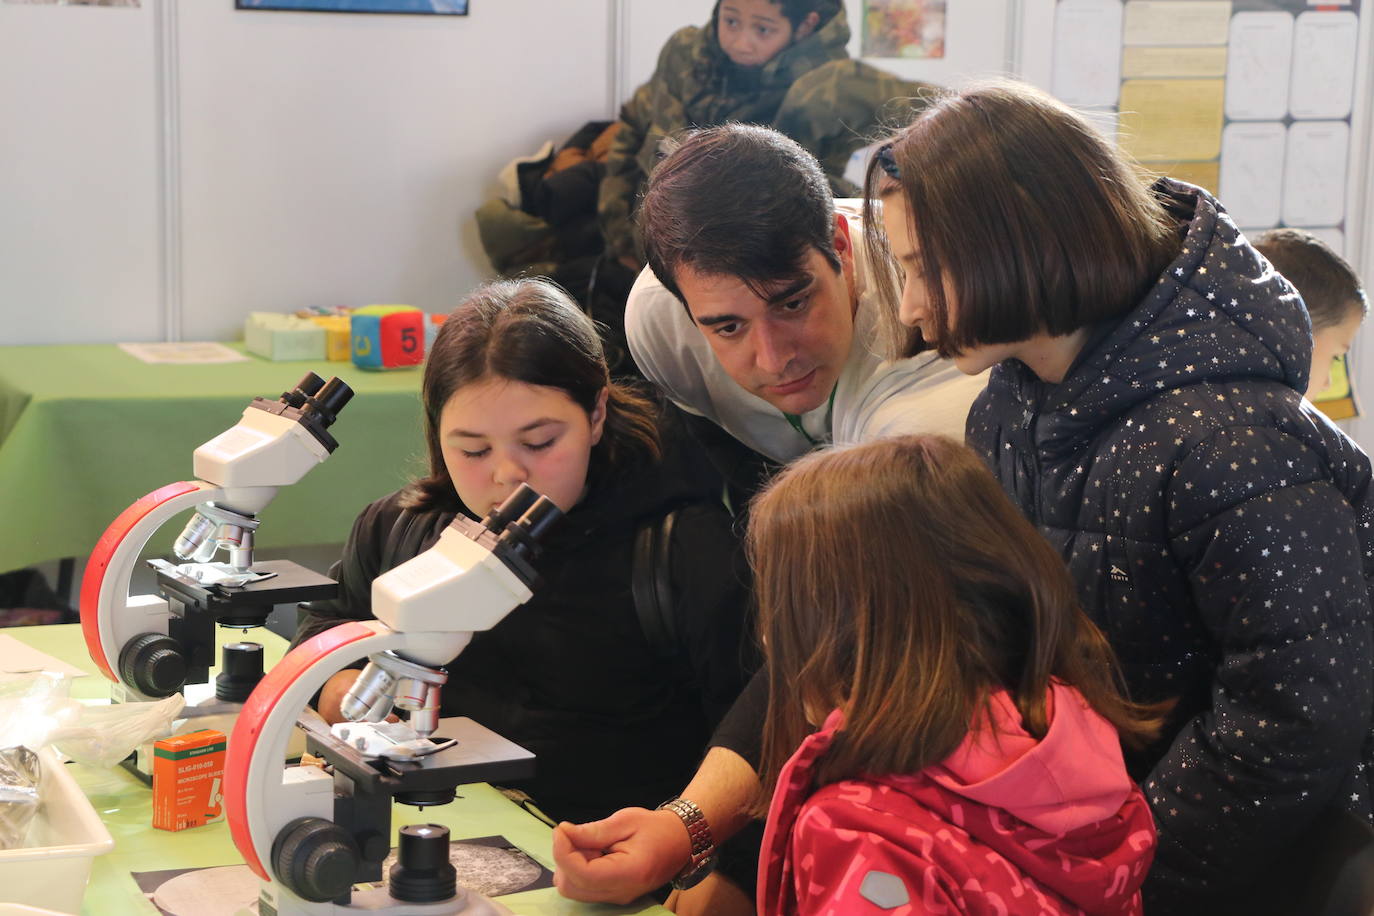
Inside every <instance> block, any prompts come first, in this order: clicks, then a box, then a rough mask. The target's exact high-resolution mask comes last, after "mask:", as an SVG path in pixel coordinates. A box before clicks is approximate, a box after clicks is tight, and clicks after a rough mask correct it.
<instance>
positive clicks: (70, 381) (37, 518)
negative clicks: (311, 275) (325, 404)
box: [0, 344, 425, 572]
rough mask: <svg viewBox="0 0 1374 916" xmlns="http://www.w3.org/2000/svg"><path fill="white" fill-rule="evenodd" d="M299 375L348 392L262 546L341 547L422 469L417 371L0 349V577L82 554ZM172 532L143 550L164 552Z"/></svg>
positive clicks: (97, 350)
mask: <svg viewBox="0 0 1374 916" xmlns="http://www.w3.org/2000/svg"><path fill="white" fill-rule="evenodd" d="M308 370H313V371H314V372H316V373H318V374H319V375H321V376H322V377H324V378H329V376H331V375H338V376H339V377H340V378H342V379H343V380H344V381H345V382H347V383H348V384H349V386H350V387H352V388H353V390H354V392H355V394H354V397H353V400H352V401H351V402H350V403H349V405H348V406H347V407H346V408H344V410H343V411H342V412H341V413H340V415H339V419H338V422H336V423H335V424H334V426H333V427H332V428H331V430H330V431H331V432H332V433H333V435H334V437H335V438H336V439H338V441H339V448H338V450H337V451H336V452H335V453H334V454H333V455H331V456H330V457H329V459H328V460H326V461H325V462H324V463H323V464H321V465H320V466H318V467H316V468H314V469H312V470H311V471H310V472H309V473H307V474H306V476H305V477H304V479H302V480H301V482H300V483H298V484H296V485H294V486H291V487H287V488H284V489H283V490H282V491H281V492H280V493H278V494H277V497H276V499H275V500H273V502H272V503H271V504H270V505H269V506H268V507H267V509H266V510H265V511H264V512H263V514H262V519H263V523H262V528H261V529H260V530H259V533H258V537H257V544H258V546H259V547H264V548H275V547H286V546H294V545H303V544H335V543H341V542H342V541H343V540H344V539H345V538H346V537H347V535H348V531H349V527H350V526H351V524H352V522H353V519H354V517H355V516H356V515H357V514H358V512H359V511H360V510H361V509H362V507H363V506H364V505H366V504H367V503H368V502H370V501H371V500H373V499H376V498H378V497H380V496H384V495H385V494H387V493H389V492H391V491H392V490H394V489H396V488H398V487H399V486H401V485H402V484H404V483H405V482H406V480H408V479H409V478H410V477H411V476H413V475H414V474H415V473H418V472H422V471H423V470H424V468H425V464H424V441H423V440H424V437H423V433H422V431H421V411H420V401H419V385H420V372H419V370H418V369H401V370H395V371H390V372H368V371H365V370H362V369H358V368H357V367H355V366H354V365H353V364H352V363H344V362H335V363H331V362H322V361H321V362H269V361H266V360H262V359H258V358H256V357H250V359H249V361H248V362H240V363H222V364H202V365H173V364H149V363H144V362H142V361H140V360H138V359H135V358H134V357H133V356H130V355H129V354H127V353H125V352H124V351H123V350H120V349H119V348H118V347H116V346H114V345H113V344H88V345H73V346H29V347H0V572H3V571H6V570H10V569H17V568H20V567H24V566H29V565H32V564H34V563H41V562H45V561H48V560H54V559H58V558H61V557H69V556H76V557H83V556H85V555H86V554H88V553H89V552H90V550H91V548H92V547H93V546H94V545H95V542H96V539H97V538H99V537H100V534H101V533H102V532H103V531H104V530H105V528H106V526H108V525H109V524H110V522H112V521H113V520H114V518H115V516H117V515H118V514H119V513H120V512H122V511H123V510H124V509H125V508H126V507H127V506H129V505H130V504H131V503H133V502H134V501H135V500H136V499H138V498H139V497H140V496H143V495H144V494H145V493H150V492H152V491H153V490H155V489H157V488H158V487H161V486H164V485H166V484H168V483H173V482H175V481H178V480H189V479H191V478H192V477H193V476H194V475H193V471H192V461H191V455H192V453H193V452H194V451H195V450H196V448H197V447H198V446H200V445H201V444H202V443H204V442H206V441H208V440H209V439H212V438H213V437H215V436H217V435H219V434H220V433H221V432H223V431H224V430H226V429H228V428H230V427H231V426H233V425H234V424H235V423H237V422H238V419H239V417H240V415H241V414H242V413H243V409H244V408H245V407H246V406H248V403H249V402H250V401H251V400H252V399H253V397H254V396H255V395H260V396H264V397H272V398H275V397H277V396H278V395H279V394H280V393H281V392H282V391H283V390H285V389H287V388H288V387H290V386H292V385H294V384H295V383H296V382H297V381H299V380H300V377H301V376H302V375H304V374H305V373H306V371H308ZM172 528H173V525H171V524H167V525H164V526H163V528H162V529H161V530H160V531H159V532H158V533H157V534H156V535H154V539H155V540H154V542H152V543H150V545H149V546H150V547H151V548H157V549H158V552H168V551H169V550H170V545H171V541H172V539H173V538H175V537H176V535H177V533H178V532H179V531H180V528H179V527H177V528H176V530H170V529H172ZM164 538H165V540H166V544H165V545H160V544H158V543H157V542H158V541H160V540H162V539H164Z"/></svg>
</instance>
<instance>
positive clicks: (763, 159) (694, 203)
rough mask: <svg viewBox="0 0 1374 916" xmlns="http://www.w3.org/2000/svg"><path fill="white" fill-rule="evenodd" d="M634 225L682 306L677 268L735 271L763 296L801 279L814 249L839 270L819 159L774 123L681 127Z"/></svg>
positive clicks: (717, 273)
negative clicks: (678, 137)
mask: <svg viewBox="0 0 1374 916" xmlns="http://www.w3.org/2000/svg"><path fill="white" fill-rule="evenodd" d="M667 146H673V144H671V143H670V144H667ZM636 222H637V223H638V226H639V232H640V237H641V238H642V240H643V242H644V252H645V256H646V259H647V261H648V264H649V267H650V268H651V269H652V270H653V272H654V275H655V276H657V277H658V279H659V282H661V283H662V284H663V286H664V288H665V289H667V290H668V291H669V292H670V293H672V294H673V295H674V296H676V297H677V299H678V301H679V302H682V303H683V304H684V305H685V304H686V301H687V300H686V299H684V298H683V296H682V289H681V287H680V286H679V285H678V282H677V273H678V271H679V270H681V269H682V268H683V267H687V268H689V269H691V270H693V271H695V272H696V273H699V274H704V275H706V276H713V277H736V278H738V279H739V280H740V281H742V282H743V283H744V284H745V285H746V286H748V287H749V289H750V290H751V291H752V292H754V293H755V294H756V295H758V296H760V297H761V298H764V299H768V298H770V294H771V292H772V291H773V287H775V286H776V285H777V284H779V283H784V282H788V281H791V280H794V279H796V278H797V276H798V275H799V274H800V273H801V272H802V271H803V270H804V269H805V264H806V258H807V256H808V255H809V254H810V253H811V249H813V248H814V249H816V250H817V251H819V252H820V253H821V254H822V255H823V256H824V257H825V260H826V263H828V264H829V265H830V266H831V267H832V268H834V270H835V272H836V273H838V272H839V270H840V256H839V254H838V253H837V252H836V251H835V200H834V197H833V196H832V195H831V192H830V181H829V179H827V178H826V177H825V171H824V170H822V169H821V165H820V163H819V162H817V161H816V157H815V156H813V155H811V154H810V153H809V152H807V151H806V150H805V149H803V148H802V146H801V145H800V144H799V143H797V142H796V141H795V140H792V139H791V138H789V137H787V136H786V135H784V134H781V133H779V132H778V131H776V130H773V129H772V128H770V127H760V126H758V125H755V124H737V123H733V122H732V123H729V124H722V125H721V126H719V127H710V128H706V129H704V130H695V131H690V132H688V133H686V134H684V135H683V136H682V138H681V141H680V142H679V143H677V144H676V146H673V149H672V151H671V152H670V153H669V154H668V156H667V158H666V159H664V160H663V161H662V162H660V163H659V164H658V165H657V166H656V167H655V168H654V171H653V174H651V175H650V176H649V184H648V187H647V189H646V190H645V192H644V199H643V201H641V202H640V205H639V210H638V212H637V214H636Z"/></svg>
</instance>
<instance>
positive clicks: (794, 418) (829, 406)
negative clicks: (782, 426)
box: [783, 382, 840, 448]
mask: <svg viewBox="0 0 1374 916" xmlns="http://www.w3.org/2000/svg"><path fill="white" fill-rule="evenodd" d="M839 390H840V384H839V382H836V383H835V387H834V388H831V389H830V400H829V401H827V402H826V404H825V412H826V415H827V416H829V415H830V414H831V413H832V412H833V411H834V410H835V392H836V391H839ZM783 416H784V417H786V418H787V422H788V423H791V424H792V428H793V429H795V430H796V431H797V432H799V433H801V434H802V437H803V438H804V439H806V441H807V442H810V443H811V447H812V448H815V447H816V446H818V445H824V444H825V443H824V442H822V441H818V440H816V439H812V438H811V434H810V433H808V432H807V431H806V428H805V427H804V426H802V422H801V417H800V416H799V415H797V414H794V413H784V414H783Z"/></svg>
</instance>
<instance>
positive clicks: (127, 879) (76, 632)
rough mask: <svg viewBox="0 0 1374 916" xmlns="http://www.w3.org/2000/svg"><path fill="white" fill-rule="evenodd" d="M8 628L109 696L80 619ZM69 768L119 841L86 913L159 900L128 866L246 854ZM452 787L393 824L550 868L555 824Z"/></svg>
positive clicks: (99, 868) (528, 897)
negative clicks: (504, 849) (445, 796)
mask: <svg viewBox="0 0 1374 916" xmlns="http://www.w3.org/2000/svg"><path fill="white" fill-rule="evenodd" d="M220 632H221V634H222V638H223V639H224V640H226V641H232V640H235V639H239V638H241V636H242V634H241V633H240V632H239V631H237V630H221V631H220ZM6 633H7V635H10V636H14V637H15V638H17V639H19V640H20V641H21V642H24V643H25V644H27V645H29V646H32V647H33V648H35V649H39V650H41V651H43V652H47V653H48V654H49V655H52V656H54V657H56V658H60V659H62V660H63V661H67V662H70V663H72V664H74V665H77V666H78V667H80V668H82V670H85V671H89V672H90V673H91V674H92V675H93V676H92V677H89V678H80V679H78V680H77V681H75V683H74V684H73V689H72V695H73V696H75V697H77V698H79V699H92V700H94V699H102V698H107V697H108V696H109V682H108V681H106V680H105V679H104V678H103V677H102V676H100V675H99V674H98V673H96V668H95V664H94V663H93V662H92V661H91V660H90V659H89V658H88V657H87V656H86V655H85V651H84V643H83V642H82V640H81V628H80V626H79V625H76V624H67V625H58V626H46V627H14V628H10V629H8V630H6ZM250 638H252V639H254V640H256V641H258V642H261V643H263V646H264V661H265V663H266V664H267V665H268V666H269V667H270V666H271V665H272V664H273V663H275V662H276V661H278V660H279V659H280V658H281V656H282V654H283V652H284V648H285V642H284V641H283V640H281V639H279V638H277V637H275V636H273V635H272V634H270V633H265V632H264V631H261V630H257V631H254V634H253V635H252V636H251V637H250ZM212 677H213V673H212ZM68 768H69V771H70V772H71V773H72V775H73V776H75V777H76V781H77V783H78V784H79V785H80V786H81V788H82V791H84V792H85V793H86V796H87V797H88V798H89V799H90V800H91V803H92V804H93V805H94V806H95V809H96V810H97V811H98V812H99V813H100V819H101V820H102V821H103V822H104V824H105V826H106V827H107V828H108V829H109V831H110V834H111V835H112V836H113V837H114V840H115V847H114V849H113V850H112V851H110V852H108V853H106V854H105V855H103V856H99V857H97V858H96V859H95V862H94V864H93V865H92V868H91V878H90V882H89V884H88V885H87V887H86V897H85V901H84V904H83V906H82V913H83V916H111V914H119V916H124V914H153V916H155V914H156V913H157V909H156V908H155V907H153V905H152V904H151V903H149V902H148V901H147V900H146V898H145V897H144V895H143V892H142V891H141V890H140V889H139V887H138V885H137V884H136V883H135V881H134V879H133V877H132V876H131V874H130V873H131V872H147V871H162V870H167V869H175V868H198V867H210V866H217V865H233V864H239V863H241V862H242V858H241V857H240V856H239V853H238V850H237V849H236V848H235V847H234V844H233V841H232V840H231V839H230V836H229V825H228V824H227V823H223V822H221V823H218V824H209V825H206V826H204V827H196V828H193V829H191V830H183V831H179V832H177V833H168V832H165V831H162V830H154V829H153V828H152V827H151V826H150V824H151V821H152V793H151V791H150V790H149V789H148V787H147V786H145V785H143V783H141V782H139V781H138V779H136V778H135V777H134V776H132V775H131V774H130V773H128V772H127V771H126V770H124V769H123V768H118V767H117V768H115V769H113V770H96V769H92V768H90V767H85V766H82V765H80V764H69V765H68ZM458 794H459V799H458V800H457V801H455V802H453V803H452V804H449V805H444V806H441V807H437V808H425V809H423V810H420V809H417V808H411V807H407V806H405V805H396V806H395V817H394V818H393V822H392V828H393V830H394V829H395V828H396V827H398V826H400V825H401V824H406V823H425V822H437V823H442V824H444V825H446V826H447V827H449V829H450V830H452V831H453V837H454V838H455V839H460V838H464V837H480V836H491V835H498V834H499V835H501V836H504V837H506V838H507V839H509V840H510V841H511V842H513V843H515V845H517V846H519V847H520V848H521V849H523V850H525V851H526V852H527V853H529V854H530V855H532V856H533V857H534V858H535V859H537V860H539V861H540V862H541V863H543V864H544V865H545V866H546V867H548V868H550V869H552V868H553V852H552V846H551V839H550V837H551V831H550V830H549V828H548V826H547V825H545V824H544V823H543V822H541V821H539V820H536V819H535V818H534V817H532V816H530V815H529V814H527V813H526V812H525V811H524V810H523V809H521V808H519V807H517V806H516V805H515V804H513V803H512V802H510V801H508V800H507V799H506V798H505V797H504V796H503V795H501V794H500V793H499V792H497V791H496V790H494V789H492V788H491V787H490V786H487V785H485V784H474V785H469V786H462V787H460V788H459V790H458ZM0 897H3V895H0ZM500 901H501V902H502V903H504V904H505V905H506V906H508V907H510V908H511V909H512V910H514V911H515V912H516V913H519V914H522V916H583V914H586V916H592V914H596V916H615V914H624V916H631V914H636V916H648V914H662V913H666V912H667V911H666V910H664V909H662V908H661V907H659V906H656V905H654V904H652V903H647V902H646V903H641V904H636V905H631V906H625V907H616V906H605V905H598V904H584V903H577V902H575V901H572V900H567V899H564V898H563V897H561V896H559V894H558V892H557V891H555V890H554V889H553V888H547V889H544V890H537V891H527V892H525V893H520V894H510V895H508V896H504V897H501V898H500Z"/></svg>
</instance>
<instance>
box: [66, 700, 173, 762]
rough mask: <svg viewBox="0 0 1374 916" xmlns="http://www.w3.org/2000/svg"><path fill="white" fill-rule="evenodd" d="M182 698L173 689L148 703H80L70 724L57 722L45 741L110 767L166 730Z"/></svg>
mask: <svg viewBox="0 0 1374 916" xmlns="http://www.w3.org/2000/svg"><path fill="white" fill-rule="evenodd" d="M185 705H186V699H185V697H183V696H182V695H181V694H179V693H174V694H172V695H171V696H169V697H166V698H165V699H161V700H157V701H156V702H151V703H111V704H110V705H108V706H80V712H79V714H78V715H77V716H76V718H75V720H74V721H72V722H70V724H64V725H60V726H58V727H57V728H56V729H54V730H53V731H52V733H51V734H50V735H48V743H49V744H51V745H52V746H53V747H55V748H57V749H58V750H59V751H61V752H62V753H63V754H65V755H66V756H67V757H70V758H71V759H72V760H75V761H76V762H77V763H84V764H86V765H87V766H92V767H112V766H114V765H115V764H117V763H119V762H120V761H121V760H123V759H124V758H125V757H128V756H129V755H130V754H132V753H133V752H134V749H135V748H137V747H138V746H139V745H140V744H143V743H145V742H147V741H151V740H152V739H154V738H161V737H163V736H164V735H166V734H167V732H168V730H169V729H170V728H171V726H172V722H173V720H175V719H176V717H177V716H179V715H181V710H182V708H183V707H184V706H185Z"/></svg>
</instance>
